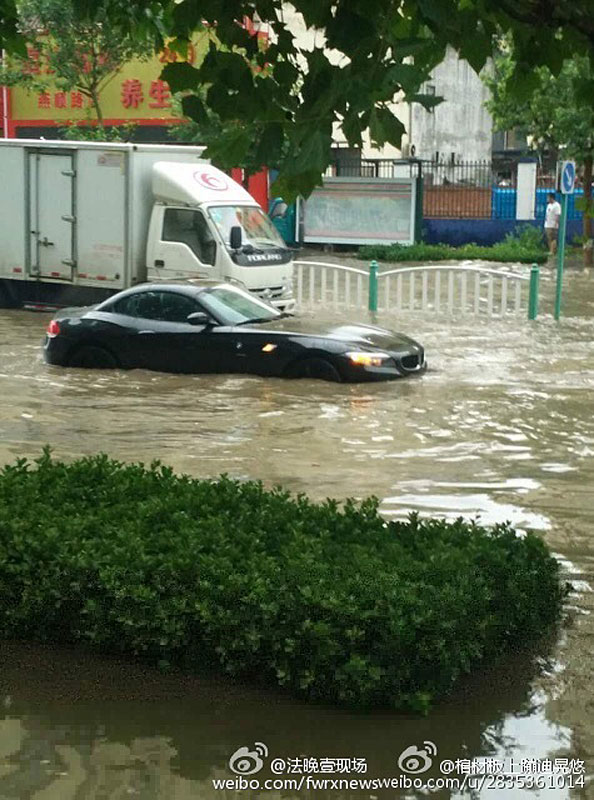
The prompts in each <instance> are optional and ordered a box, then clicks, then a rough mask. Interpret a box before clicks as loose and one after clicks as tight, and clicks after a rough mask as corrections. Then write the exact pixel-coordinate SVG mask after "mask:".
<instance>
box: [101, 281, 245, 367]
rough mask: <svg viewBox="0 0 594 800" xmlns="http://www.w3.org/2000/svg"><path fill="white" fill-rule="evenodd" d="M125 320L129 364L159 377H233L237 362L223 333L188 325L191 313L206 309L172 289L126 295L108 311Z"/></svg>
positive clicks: (203, 326)
mask: <svg viewBox="0 0 594 800" xmlns="http://www.w3.org/2000/svg"><path fill="white" fill-rule="evenodd" d="M113 310H114V311H115V312H116V313H117V314H120V315H121V314H125V315H126V317H127V323H126V326H127V329H128V337H127V342H126V351H127V353H128V354H129V358H128V359H127V360H128V362H129V363H128V365H129V366H131V367H139V368H143V369H152V370H157V371H159V372H183V373H208V372H233V371H235V370H234V369H233V362H234V360H236V358H235V351H234V349H233V343H232V340H231V337H230V336H229V333H228V330H229V329H228V328H224V327H221V326H218V325H213V326H210V325H192V324H190V323H189V322H188V321H187V318H188V316H189V315H190V314H193V313H194V312H197V311H202V312H204V311H205V309H204V307H203V306H202V305H200V303H199V302H198V301H197V300H196V299H195V298H194V297H191V296H189V295H187V294H186V293H183V292H176V291H174V290H165V289H164V290H154V289H151V290H147V291H143V292H135V293H134V294H132V295H128V296H127V297H125V298H122V300H121V301H120V302H119V303H117V304H116V306H115V307H114V309H113Z"/></svg>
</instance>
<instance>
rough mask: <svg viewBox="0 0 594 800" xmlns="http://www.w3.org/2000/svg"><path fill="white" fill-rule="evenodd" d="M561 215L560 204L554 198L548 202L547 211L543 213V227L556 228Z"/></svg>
mask: <svg viewBox="0 0 594 800" xmlns="http://www.w3.org/2000/svg"><path fill="white" fill-rule="evenodd" d="M560 217H561V206H560V205H559V203H558V202H557V201H556V200H555V202H554V203H548V205H547V211H546V214H545V224H544V226H545V228H558V227H559V218H560Z"/></svg>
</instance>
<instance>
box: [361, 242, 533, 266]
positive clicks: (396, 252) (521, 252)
mask: <svg viewBox="0 0 594 800" xmlns="http://www.w3.org/2000/svg"><path fill="white" fill-rule="evenodd" d="M357 257H358V258H361V259H365V260H370V259H376V260H377V261H449V260H453V261H462V260H466V259H480V260H482V261H499V262H509V263H516V264H517V263H520V264H544V263H545V261H547V259H548V255H547V253H545V252H543V251H542V250H535V249H530V248H525V247H516V246H515V245H510V244H508V243H507V242H499V243H498V244H494V245H492V246H491V247H483V246H481V245H478V244H464V245H462V246H461V247H451V245H449V244H425V243H424V242H420V243H419V244H411V245H408V246H407V245H402V244H392V245H385V244H370V245H364V246H363V247H360V248H359V252H358V255H357Z"/></svg>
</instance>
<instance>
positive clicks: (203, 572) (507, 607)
mask: <svg viewBox="0 0 594 800" xmlns="http://www.w3.org/2000/svg"><path fill="white" fill-rule="evenodd" d="M564 591H565V590H564V588H563V586H562V585H561V583H560V579H559V571H558V564H557V562H556V560H555V559H554V558H553V557H552V556H551V554H550V553H549V551H548V549H547V547H546V546H545V544H544V543H543V542H542V540H541V539H540V538H539V537H537V536H534V535H530V534H529V535H527V536H526V537H524V538H519V537H518V536H516V534H515V532H514V531H513V530H512V529H511V528H510V527H509V526H507V525H499V526H496V527H494V528H493V529H491V530H488V529H486V528H483V527H481V526H479V525H475V524H472V523H466V522H463V521H462V520H458V521H456V522H455V523H452V524H448V523H446V522H444V521H443V520H426V521H425V520H421V519H419V518H418V517H416V516H411V517H410V519H409V520H408V521H406V522H386V521H384V520H383V519H382V517H381V516H380V515H379V514H378V504H377V501H376V500H375V499H373V498H371V499H367V500H365V501H363V502H361V503H355V502H354V501H351V500H347V501H346V502H345V503H344V504H342V505H339V504H337V503H336V502H335V501H333V500H327V501H325V502H323V503H314V502H311V501H310V500H308V498H307V497H305V496H303V495H298V496H292V495H290V494H288V493H287V492H285V491H283V490H282V489H280V488H277V489H274V490H272V491H268V490H266V489H265V488H264V487H263V486H262V484H261V483H258V482H253V481H249V482H245V483H240V482H237V481H233V480H230V479H228V478H226V477H221V478H219V479H217V480H194V479H191V478H189V477H187V476H178V475H176V474H174V472H173V471H172V470H171V469H169V468H166V467H164V466H162V465H160V464H159V463H154V464H152V465H151V466H148V467H145V466H143V465H141V464H122V463H119V462H116V461H113V460H110V459H109V458H108V457H107V456H104V455H98V456H95V457H89V458H82V459H79V460H76V461H74V462H72V463H70V464H66V463H62V462H60V461H57V460H53V459H52V458H51V457H50V455H49V452H48V451H46V452H44V455H43V456H42V457H41V458H39V459H38V460H37V461H36V462H34V463H32V464H31V463H28V462H27V461H26V460H19V461H17V462H16V463H15V464H12V465H8V466H6V467H4V468H3V469H2V470H0V608H1V610H2V614H1V616H0V636H2V637H4V638H23V639H29V640H35V641H43V642H53V643H75V642H79V643H84V644H85V645H86V646H88V647H91V648H94V649H96V650H97V651H99V652H119V653H124V654H129V655H130V656H142V657H144V658H146V659H148V660H149V661H152V662H153V663H155V664H160V665H161V666H166V665H168V664H176V665H180V666H182V667H183V668H187V669H201V668H204V667H208V668H209V669H212V668H213V667H214V668H215V669H218V670H220V671H221V672H224V673H227V674H229V675H234V676H239V677H241V678H242V679H245V680H248V681H252V682H253V683H259V684H262V683H263V684H265V685H268V686H282V687H286V688H287V689H288V690H290V691H291V692H293V693H294V694H296V695H298V696H301V697H303V698H305V699H308V700H312V701H323V702H328V703H333V704H336V705H342V706H355V707H374V706H380V707H387V708H408V709H414V710H419V711H426V710H427V709H428V708H429V706H430V704H431V703H432V702H433V701H434V700H435V699H436V698H439V697H441V696H443V695H444V694H446V693H447V692H448V691H449V690H450V689H451V688H452V687H453V686H454V684H456V682H458V681H459V680H460V678H461V677H463V676H464V675H466V674H467V673H469V672H471V671H472V670H475V669H477V668H479V667H480V666H481V665H484V664H485V663H488V662H489V661H490V660H491V659H493V658H495V657H499V656H500V655H501V654H502V653H505V652H507V651H511V650H515V649H517V648H520V647H523V646H524V645H526V643H528V642H530V641H534V640H538V639H539V637H541V636H542V635H543V634H544V633H545V632H546V631H547V629H548V628H549V627H550V626H551V625H553V624H554V623H555V621H556V620H557V619H558V617H559V614H560V609H561V604H562V600H563V597H564Z"/></svg>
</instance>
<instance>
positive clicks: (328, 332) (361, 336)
mask: <svg viewBox="0 0 594 800" xmlns="http://www.w3.org/2000/svg"><path fill="white" fill-rule="evenodd" d="M242 328H243V330H246V331H247V330H253V331H258V332H260V333H261V332H262V331H268V332H270V333H283V334H289V335H290V334H294V335H296V336H321V337H325V338H331V339H338V340H339V341H342V342H348V343H349V344H358V345H362V346H365V345H367V346H371V347H378V348H383V349H385V350H397V349H399V348H401V347H408V346H410V345H413V346H418V347H420V345H418V343H417V342H415V341H414V339H411V338H410V337H409V336H406V335H405V334H403V333H397V332H396V331H390V330H387V329H386V328H379V327H376V326H375V325H363V324H361V323H353V324H349V325H335V324H334V325H333V324H324V323H323V322H320V321H319V320H315V319H309V318H301V317H283V318H282V319H278V320H273V321H271V322H264V323H256V324H253V325H245V326H242Z"/></svg>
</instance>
